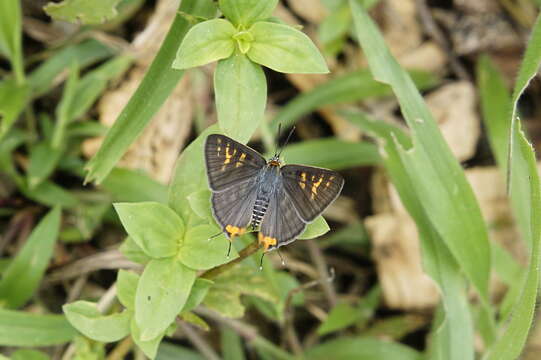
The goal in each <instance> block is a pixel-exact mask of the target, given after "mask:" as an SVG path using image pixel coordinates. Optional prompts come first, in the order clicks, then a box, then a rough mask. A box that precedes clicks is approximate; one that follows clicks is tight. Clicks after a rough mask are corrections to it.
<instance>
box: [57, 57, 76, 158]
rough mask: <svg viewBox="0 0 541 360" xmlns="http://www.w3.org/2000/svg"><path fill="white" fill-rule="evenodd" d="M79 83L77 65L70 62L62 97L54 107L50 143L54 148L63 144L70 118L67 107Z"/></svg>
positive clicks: (58, 147)
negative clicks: (53, 121) (54, 115)
mask: <svg viewBox="0 0 541 360" xmlns="http://www.w3.org/2000/svg"><path fill="white" fill-rule="evenodd" d="M78 83H79V65H77V63H72V64H71V65H70V68H69V76H68V80H67V81H66V84H65V85H64V92H63V93H62V99H61V100H60V102H59V103H58V105H57V107H56V118H57V120H56V124H55V127H54V133H53V136H52V139H51V145H52V147H53V148H55V149H60V148H61V147H63V145H64V141H65V139H64V134H65V132H66V127H67V126H68V123H69V122H70V121H71V120H72V119H71V118H70V117H69V108H70V106H71V103H72V101H73V99H75V91H76V89H77V85H78Z"/></svg>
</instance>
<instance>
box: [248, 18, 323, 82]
mask: <svg viewBox="0 0 541 360" xmlns="http://www.w3.org/2000/svg"><path fill="white" fill-rule="evenodd" d="M250 32H251V33H252V36H253V37H254V40H253V42H252V44H251V47H250V50H249V51H248V52H247V55H248V57H249V58H250V60H252V61H253V62H255V63H258V64H261V65H263V66H266V67H268V68H271V69H272V70H274V71H278V72H283V73H298V74H324V73H328V72H329V69H328V68H327V64H326V63H325V59H323V56H322V55H321V53H320V52H319V50H318V48H317V47H316V46H315V45H314V43H313V42H312V40H310V38H309V37H308V36H306V35H305V34H304V33H302V32H301V31H299V30H296V29H294V28H292V27H291V26H288V25H282V24H276V23H271V22H264V21H260V22H256V23H255V24H254V25H253V26H252V27H251V28H250Z"/></svg>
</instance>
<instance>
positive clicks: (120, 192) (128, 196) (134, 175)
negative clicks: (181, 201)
mask: <svg viewBox="0 0 541 360" xmlns="http://www.w3.org/2000/svg"><path fill="white" fill-rule="evenodd" d="M101 186H102V188H104V189H105V190H107V191H108V192H109V193H111V195H112V197H113V200H114V201H128V202H139V201H157V202H160V203H166V202H167V186H165V185H163V184H161V183H159V182H157V181H156V180H154V179H152V178H151V177H150V176H148V175H147V174H145V173H143V172H140V171H136V170H130V169H122V168H114V169H113V171H111V173H110V174H109V176H107V177H106V178H105V180H103V183H102V184H101Z"/></svg>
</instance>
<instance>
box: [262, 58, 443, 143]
mask: <svg viewBox="0 0 541 360" xmlns="http://www.w3.org/2000/svg"><path fill="white" fill-rule="evenodd" d="M410 74H411V77H412V79H413V81H414V82H415V84H416V85H417V86H418V87H419V88H420V89H426V88H430V87H432V86H434V85H435V84H436V83H437V82H438V79H437V77H436V76H434V75H432V74H430V73H427V72H422V71H411V72H410ZM388 95H391V88H390V87H389V86H387V85H385V84H382V83H380V82H377V81H376V80H374V79H373V78H372V75H371V74H370V70H368V69H361V70H357V71H353V72H351V73H347V74H344V75H341V76H338V77H336V78H333V79H331V80H329V81H327V82H325V83H323V84H321V85H319V86H317V87H315V88H314V89H312V90H310V91H307V92H305V93H302V94H300V95H298V96H297V97H295V98H294V99H293V100H291V101H289V102H288V103H287V105H285V106H284V107H283V108H282V109H281V110H280V112H279V113H278V114H277V115H276V116H275V117H274V119H273V120H272V122H271V126H272V127H271V130H272V133H273V134H275V133H276V131H277V130H278V124H282V128H284V129H285V128H288V127H290V126H292V125H293V124H294V123H295V122H296V121H297V120H298V119H299V118H301V117H302V116H304V115H306V114H309V113H310V112H312V111H313V110H315V109H318V108H321V107H322V106H325V105H332V104H340V103H350V102H354V101H362V100H364V99H367V98H370V97H378V96H388Z"/></svg>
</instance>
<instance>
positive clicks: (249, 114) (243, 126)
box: [214, 53, 267, 143]
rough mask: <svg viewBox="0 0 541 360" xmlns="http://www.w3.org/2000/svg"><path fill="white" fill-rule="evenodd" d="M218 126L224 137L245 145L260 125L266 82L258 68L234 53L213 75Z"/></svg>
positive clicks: (220, 64)
mask: <svg viewBox="0 0 541 360" xmlns="http://www.w3.org/2000/svg"><path fill="white" fill-rule="evenodd" d="M214 92H215V96H216V110H217V112H218V123H219V124H220V128H221V129H222V130H223V132H224V134H225V135H228V136H229V137H232V138H234V139H235V140H237V141H239V142H241V143H246V142H248V140H250V137H251V136H252V135H253V133H254V131H255V130H256V129H257V128H258V127H259V125H260V124H261V121H263V118H264V117H263V114H264V112H265V106H266V105H267V81H266V79H265V74H264V73H263V70H262V69H261V66H259V65H258V64H254V63H253V62H252V61H250V59H248V58H247V57H246V56H245V55H243V54H239V53H236V54H234V55H233V56H231V57H230V58H228V59H225V60H221V61H219V62H218V66H217V67H216V70H215V72H214Z"/></svg>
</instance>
